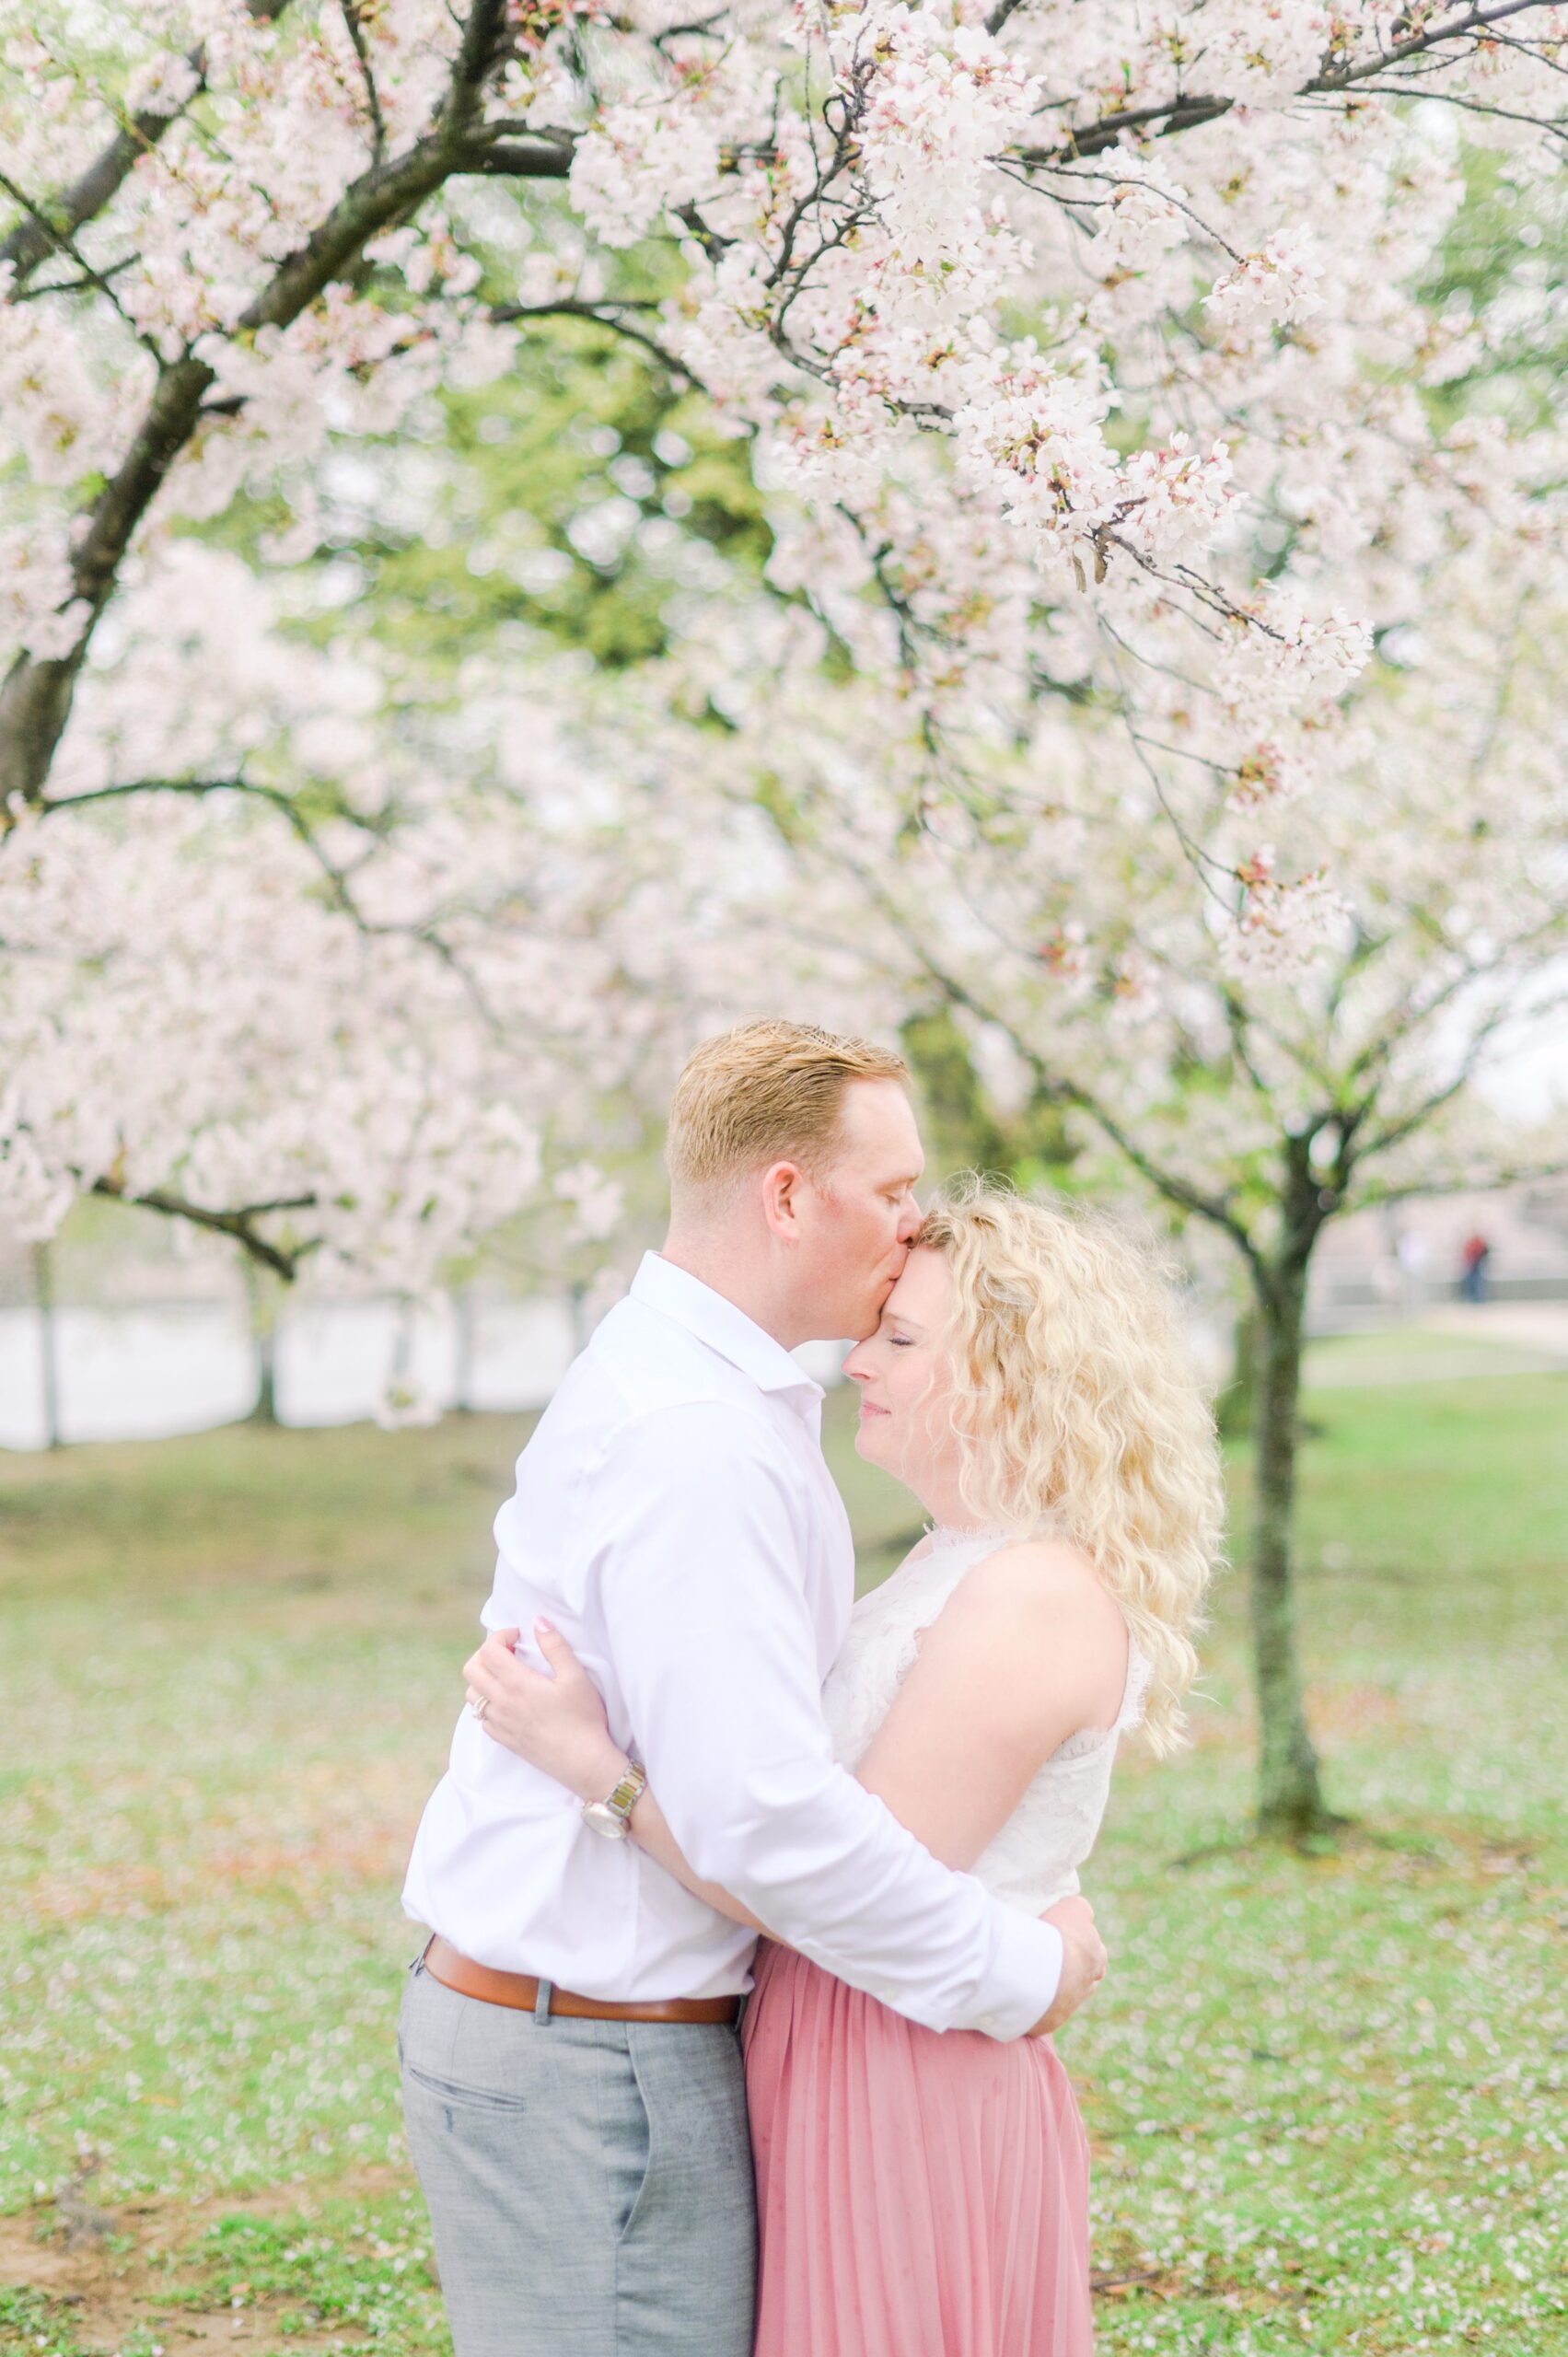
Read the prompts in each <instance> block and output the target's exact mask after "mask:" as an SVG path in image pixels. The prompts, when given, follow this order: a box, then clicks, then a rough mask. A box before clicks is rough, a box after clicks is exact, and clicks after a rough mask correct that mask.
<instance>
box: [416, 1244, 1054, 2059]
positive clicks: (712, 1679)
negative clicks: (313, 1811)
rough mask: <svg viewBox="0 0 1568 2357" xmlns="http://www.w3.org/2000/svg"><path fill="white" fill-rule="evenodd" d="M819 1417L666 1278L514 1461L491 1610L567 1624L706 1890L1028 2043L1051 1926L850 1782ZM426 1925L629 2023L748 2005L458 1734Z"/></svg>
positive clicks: (794, 1371) (640, 1296)
mask: <svg viewBox="0 0 1568 2357" xmlns="http://www.w3.org/2000/svg"><path fill="white" fill-rule="evenodd" d="M821 1407H822V1393H821V1390H820V1388H819V1386H818V1385H816V1384H815V1383H813V1382H812V1381H811V1380H810V1379H809V1377H808V1376H806V1375H805V1374H803V1372H802V1371H801V1369H800V1367H799V1366H798V1365H797V1364H796V1361H795V1360H794V1359H793V1358H791V1356H790V1355H789V1353H788V1352H787V1351H785V1350H784V1348H783V1347H782V1345H781V1344H779V1343H778V1342H776V1341H773V1340H772V1336H770V1335H768V1334H766V1333H764V1332H763V1331H762V1329H761V1327H759V1326H756V1325H754V1324H753V1323H752V1321H751V1320H750V1318H748V1317H746V1316H745V1314H744V1313H743V1312H742V1311H741V1310H739V1309H738V1308H737V1307H736V1306H735V1304H734V1303H733V1302H730V1301H727V1300H726V1299H725V1298H724V1296H723V1295H720V1294H716V1293H714V1292H713V1291H712V1289H711V1288H710V1287H709V1286H707V1285H704V1284H703V1283H700V1282H699V1281H698V1280H697V1279H696V1278H695V1277H692V1276H689V1275H688V1274H687V1273H686V1272H685V1271H683V1270H680V1269H678V1268H676V1267H675V1266H674V1265H673V1264H672V1263H671V1262H669V1261H667V1260H661V1259H660V1258H659V1257H658V1256H657V1255H656V1254H654V1253H649V1254H648V1255H647V1257H646V1258H645V1260H644V1262H643V1265H642V1268H641V1270H640V1271H639V1272H638V1274H637V1277H636V1280H635V1282H634V1283H633V1287H632V1290H631V1293H630V1295H628V1296H627V1298H626V1299H625V1300H624V1301H622V1302H621V1303H620V1304H618V1306H616V1307H615V1308H614V1309H612V1310H611V1311H610V1315H609V1316H608V1318H605V1320H604V1322H603V1323H602V1325H601V1326H600V1327H599V1328H598V1331H597V1332H596V1334H595V1335H594V1337H593V1340H592V1341H591V1342H590V1343H589V1344H588V1347H587V1350H586V1351H585V1352H584V1353H583V1354H582V1356H581V1357H580V1358H579V1359H577V1360H576V1362H575V1364H574V1365H573V1366H572V1368H571V1370H570V1371H569V1373H568V1374H567V1376H566V1377H565V1379H564V1381H563V1383H562V1385H561V1387H560V1389H559V1390H558V1391H557V1392H556V1394H555V1397H554V1399H552V1402H551V1404H550V1406H549V1408H548V1409H547V1410H546V1411H545V1413H544V1415H543V1417H542V1418H541V1419H540V1423H539V1426H538V1429H537V1430H536V1432H535V1433H534V1435H533V1437H532V1439H531V1440H530V1441H529V1443H528V1446H527V1448H526V1449H525V1450H524V1451H523V1454H522V1456H521V1457H519V1459H518V1461H517V1490H516V1492H515V1493H514V1495H513V1496H512V1498H511V1499H510V1500H509V1501H508V1502H507V1504H505V1505H504V1506H503V1507H502V1509H501V1512H500V1514H499V1515H497V1516H496V1521H495V1540H496V1545H497V1547H498V1549H499V1550H500V1560H499V1562H498V1563H497V1565H496V1572H495V1585H494V1590H493V1591H492V1594H491V1596H490V1600H489V1602H488V1603H487V1604H486V1606H485V1608H484V1612H483V1616H482V1617H483V1620H484V1622H485V1625H486V1626H487V1627H489V1628H493V1629H494V1628H507V1627H513V1626H516V1627H519V1628H521V1630H522V1631H523V1632H524V1637H525V1640H526V1641H527V1643H528V1657H529V1658H530V1659H531V1660H533V1662H534V1663H535V1665H536V1666H540V1656H539V1655H538V1654H537V1651H535V1650H534V1649H533V1645H532V1629H533V1623H534V1620H535V1618H536V1617H537V1616H538V1615H540V1614H541V1613H542V1614H543V1615H544V1616H545V1617H546V1618H547V1619H548V1620H552V1621H553V1622H554V1624H555V1626H556V1627H557V1628H558V1629H559V1630H560V1631H561V1633H562V1635H563V1636H564V1637H565V1638H566V1639H567V1640H568V1642H569V1643H571V1645H572V1646H573V1648H574V1650H575V1652H576V1654H577V1655H579V1657H580V1658H581V1660H582V1662H583V1665H584V1667H585V1668H586V1669H587V1673H588V1675H589V1677H590V1678H592V1679H593V1681H594V1684H595V1685H596V1686H597V1687H598V1689H599V1692H600V1693H601V1694H602V1695H603V1697H604V1701H605V1707H606V1710H607V1712H608V1713H609V1718H610V1730H611V1732H612V1734H613V1735H614V1737H615V1739H616V1741H617V1742H618V1743H619V1744H621V1747H623V1748H624V1749H625V1750H627V1751H629V1752H632V1753H633V1754H634V1755H635V1756H636V1757H637V1758H638V1759H641V1760H643V1761H644V1763H645V1766H646V1768H647V1771H648V1778H649V1782H650V1783H651V1784H652V1786H653V1788H654V1790H655V1792H656V1794H657V1795H658V1799H659V1804H660V1805H661V1807H662V1808H663V1810H664V1813H665V1816H666V1817H667V1818H668V1821H669V1824H670V1826H671V1828H672V1829H673V1831H674V1833H675V1837H676V1839H677V1840H678V1841H679V1843H680V1846H681V1848H682V1850H683V1851H684V1852H685V1853H686V1856H687V1858H688V1859H689V1860H690V1862H691V1865H692V1867H693V1868H694V1870H695V1871H696V1873H697V1874H698V1875H701V1876H703V1878H704V1879H705V1880H707V1881H711V1882H715V1883H719V1884H722V1885H723V1886H724V1887H725V1888H726V1889H727V1890H729V1891H731V1892H733V1893H734V1895H735V1897H736V1898H739V1899H741V1900H742V1901H743V1902H744V1904H745V1905H746V1906H747V1907H749V1909H750V1910H751V1911H752V1913H753V1914H754V1915H756V1916H757V1917H758V1918H759V1919H760V1920H761V1922H764V1923H766V1924H767V1925H768V1926H769V1928H770V1930H771V1931H772V1932H773V1933H776V1934H777V1936H778V1937H779V1938H780V1939H781V1940H783V1941H784V1942H786V1943H787V1944H788V1945H790V1946H791V1947H796V1948H798V1949H800V1950H801V1952H802V1953H803V1954H804V1955H806V1956H810V1957H812V1958H813V1959H814V1960H815V1961H816V1962H817V1963H819V1964H820V1965H822V1966H824V1967H825V1968H827V1969H828V1970H829V1971H830V1972H832V1973H836V1974H837V1975H838V1977H839V1978H840V1979H841V1980H847V1981H849V1982H851V1983H852V1984H853V1985H854V1987H855V1988H857V1989H864V1990H866V1991H869V1992H870V1993H871V1994H872V1995H873V1996H876V1997H878V1998H880V1999H881V2000H882V2001H883V2002H884V2003H887V2004H889V2005H891V2006H893V2007H895V2008H896V2009H897V2010H898V2011H899V2012H900V2013H901V2014H907V2015H908V2016H909V2017H910V2018H911V2019H912V2020H913V2021H917V2022H923V2023H925V2024H926V2025H927V2026H929V2027H931V2028H934V2029H982V2030H986V2031H988V2032H990V2034H991V2035H992V2036H993V2037H996V2038H1014V2037H1016V2036H1018V2035H1020V2034H1021V2033H1022V2032H1023V2031H1024V2030H1026V2029H1028V2027H1029V2026H1030V2025H1031V2024H1032V2023H1034V2022H1035V2021H1037V2020H1038V2019H1039V2018H1040V2014H1042V2013H1043V2012H1044V2011H1045V2009H1046V2007H1047V2006H1048V2005H1049V2004H1050V2003H1051V1998H1052V1996H1053V1995H1054V1994H1055V1991H1056V1985H1057V1981H1058V1979H1059V1977H1060V1973H1061V1964H1062V1943H1061V1940H1060V1937H1059V1935H1058V1934H1057V1933H1056V1932H1055V1931H1054V1930H1052V1929H1051V1927H1050V1926H1049V1925H1046V1924H1043V1923H1039V1922H1034V1921H1033V1920H1032V1919H1031V1918H1029V1917H1027V1916H1024V1915H1021V1914H1019V1913H1018V1912H1016V1910H1012V1909H1009V1908H1007V1907H1005V1906H1004V1905H1002V1904H1000V1903H999V1902H998V1901H997V1900H995V1899H993V1898H991V1897H990V1896H989V1895H988V1894H987V1893H986V1892H985V1891H984V1890H983V1889H982V1888H981V1886H980V1884H979V1883H978V1882H977V1881H975V1880H974V1878H973V1877H972V1876H971V1875H959V1874H953V1873H950V1872H949V1871H948V1870H947V1867H945V1866H941V1865H938V1864H936V1862H935V1859H934V1858H933V1857H932V1856H931V1855H930V1853H929V1852H927V1851H926V1850H924V1849H923V1848H922V1847H921V1845H920V1843H919V1842H918V1841H917V1840H915V1839H914V1837H913V1835H912V1834H911V1833H908V1832H906V1831H905V1830H904V1829H903V1827H902V1826H900V1824H899V1823H898V1822H897V1820H896V1819H895V1818H894V1817H892V1816H891V1815H890V1813H889V1810H888V1808H887V1807H886V1805H884V1804H883V1803H882V1802H881V1801H879V1800H877V1799H876V1798H874V1797H873V1795H872V1794H869V1793H867V1792H865V1790H864V1789H863V1788H862V1786H861V1785H859V1784H858V1783H856V1782H855V1781H854V1777H853V1776H852V1775H851V1774H850V1773H849V1772H848V1771H846V1770H845V1769H843V1768H842V1767H839V1766H838V1765H836V1764H835V1761H834V1759H833V1755H832V1747H831V1744H830V1737H829V1734H828V1729H827V1724H826V1722H825V1720H824V1718H823V1713H822V1701H821V1690H822V1681H823V1679H824V1678H825V1677H826V1675H827V1673H828V1671H829V1669H830V1667H831V1666H832V1663H833V1659H834V1656H835V1655H836V1654H837V1652H838V1650H839V1647H840V1645H841V1643H842V1640H843V1636H844V1632H845V1631H846V1629H847V1627H848V1624H849V1616H850V1608H851V1604H852V1602H853V1599H854V1549H853V1545H852V1541H851V1538H850V1529H849V1521H848V1517H847V1515H845V1513H844V1509H843V1504H842V1500H841V1499H840V1497H839V1494H838V1492H837V1490H836V1489H835V1488H834V1486H833V1482H832V1479H831V1476H830V1474H829V1471H828V1468H827V1465H826V1463H825V1461H824V1459H823V1457H822V1450H821V1441H820V1434H821ZM403 1905H404V1907H405V1909H406V1910H407V1911H408V1913H409V1914H411V1915H412V1916H413V1917H414V1919H415V1920H416V1921H417V1922H422V1923H426V1924H428V1925H429V1926H430V1928H431V1930H432V1931H436V1932H439V1933H443V1934H444V1936H445V1937H446V1938H447V1939H448V1940H450V1941H451V1942H452V1944H453V1945H454V1946H456V1947H458V1948H460V1949H461V1950H462V1952H463V1954H464V1955H465V1956H472V1957H474V1958H476V1959H477V1960H478V1961H479V1962H480V1963H482V1964H488V1965H494V1966H496V1967H498V1968H501V1969H503V1970H506V1971H512V1972H528V1973H536V1974H539V1975H540V1976H542V1977H544V1978H547V1979H549V1980H553V1981H555V1982H557V1983H558V1984H559V1985H560V1986H561V1987H563V1988H565V1989H570V1990H574V1991H576V1992H577V1993H578V1994H580V1995H583V1996H588V1997H599V1998H606V1999H612V2000H615V2001H617V2002H620V2003H634V2002H638V2001H645V2000H649V1999H656V1998H665V1997H713V1996H721V1995H728V1994H738V1993H740V1992H741V1991H745V1990H746V1989H748V1988H749V1986H750V1964H751V1955H752V1948H753V1945H754V1941H753V1935H752V1934H751V1933H749V1932H747V1931H745V1930H743V1929H742V1928H741V1926H739V1925H738V1924H736V1923H732V1922H729V1921H728V1920H727V1919H726V1917H725V1916H722V1915H719V1914H716V1913H715V1912H714V1910H713V1909H712V1908H711V1907H709V1906H708V1905H707V1904H706V1903H705V1901H703V1900H702V1899H700V1898H693V1897H692V1896H691V1893H690V1892H689V1891H687V1890H685V1889H683V1888H682V1887H681V1886H680V1885H679V1883H677V1882H676V1881H674V1880H673V1879H672V1878H671V1877H670V1876H669V1875H667V1874H665V1873H664V1872H663V1871H662V1869H661V1868H659V1867H658V1866H656V1865H655V1864H653V1862H652V1861H651V1860H650V1859H649V1858H648V1857H646V1856H645V1853H644V1852H643V1851H642V1850H641V1849H640V1848H639V1847H638V1846H637V1844H636V1843H635V1842H634V1841H631V1840H627V1841H607V1840H605V1839H604V1837H603V1836H602V1834H598V1833H595V1832H594V1831H593V1830H592V1829H591V1828H589V1827H587V1826H586V1825H585V1824H584V1823H583V1821H582V1816H581V1811H580V1805H579V1804H578V1802H577V1800H576V1799H575V1797H574V1796H573V1794H570V1793H567V1792H565V1791H563V1788H562V1787H561V1786H560V1785H558V1784H556V1783H554V1782H552V1780H551V1779H550V1778H549V1777H547V1776H543V1775H540V1773H539V1772H538V1771H537V1770H535V1769H533V1768H530V1767H528V1765H527V1764H526V1763H525V1762H524V1761H523V1760H521V1759H517V1757H516V1756H515V1755H514V1754H513V1753H511V1752H509V1751H506V1750H505V1749H504V1748H503V1747H501V1745H499V1744H498V1743H496V1742H495V1741H494V1739H493V1738H492V1737H491V1736H486V1735H485V1734H484V1732H483V1731H482V1728H481V1726H480V1724H479V1723H478V1721H477V1720H475V1719H474V1718H473V1717H472V1716H471V1715H470V1713H468V1712H467V1711H465V1712H464V1713H462V1715H461V1717H460V1718H459V1721H458V1726H457V1732H456V1734H455V1735H454V1736H453V1738H452V1749H451V1756H450V1761H449V1764H448V1767H447V1773H446V1775H445V1776H444V1777H443V1778H442V1780H441V1782H440V1783H439V1784H438V1785H437V1786H436V1791H435V1793H434V1794H432V1796H431V1799H430V1801H429V1804H428V1805H427V1806H426V1808H425V1811H424V1817H423V1818H422V1820H421V1823H420V1828H419V1832H418V1835H417V1837H416V1839H415V1841H414V1848H413V1855H412V1860H411V1861H410V1865H409V1873H408V1882H407V1886H406V1887H405V1889H404V1892H403Z"/></svg>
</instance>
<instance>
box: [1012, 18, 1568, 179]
mask: <svg viewBox="0 0 1568 2357" xmlns="http://www.w3.org/2000/svg"><path fill="white" fill-rule="evenodd" d="M1532 10H1536V11H1540V12H1541V13H1544V14H1547V15H1550V14H1551V0H1499V5H1496V6H1492V7H1481V6H1476V7H1470V8H1467V9H1465V10H1463V11H1462V12H1461V14H1459V15H1458V16H1457V17H1450V18H1449V19H1448V20H1447V21H1446V23H1444V24H1441V25H1432V26H1429V27H1427V28H1425V29H1422V30H1418V31H1414V32H1411V33H1409V34H1407V35H1406V36H1405V37H1404V38H1403V39H1402V40H1400V41H1391V42H1389V43H1388V45H1387V46H1386V47H1381V48H1379V51H1378V52H1377V54H1376V57H1370V58H1363V59H1361V60H1360V61H1359V62H1354V61H1353V62H1348V63H1346V64H1343V65H1334V66H1326V67H1324V68H1323V69H1322V70H1321V71H1320V72H1318V73H1317V74H1315V75H1312V76H1311V77H1310V79H1308V80H1307V81H1306V82H1304V83H1303V84H1302V85H1301V87H1300V88H1299V90H1298V91H1297V92H1296V96H1297V97H1298V98H1304V99H1305V98H1314V97H1317V96H1319V95H1329V94H1333V93H1336V92H1341V91H1345V90H1351V89H1354V88H1356V87H1359V86H1360V85H1363V84H1365V83H1369V82H1372V81H1374V80H1375V78H1376V75H1379V74H1386V73H1387V72H1388V69H1389V67H1390V66H1400V65H1404V64H1411V63H1413V62H1414V61H1415V60H1416V59H1417V58H1420V57H1423V56H1427V55H1429V54H1431V53H1433V52H1438V51H1443V50H1447V49H1449V48H1451V47H1452V46H1453V45H1454V44H1456V43H1461V42H1462V43H1464V44H1465V47H1466V49H1467V50H1469V49H1473V48H1475V47H1476V46H1478V45H1479V37H1480V36H1481V35H1482V34H1484V33H1485V32H1486V30H1487V29H1488V28H1489V27H1491V26H1493V25H1497V24H1502V23H1503V22H1504V21H1505V20H1506V19H1507V18H1508V17H1518V16H1524V15H1526V14H1527V13H1529V12H1530V11H1532ZM1008 13H1009V14H1011V13H1012V12H1011V10H1009V12H1008ZM1472 36H1473V37H1475V38H1471V37H1472ZM1445 62H1446V61H1445ZM1393 94H1394V95H1396V96H1400V97H1403V96H1406V95H1408V93H1407V92H1406V91H1405V90H1404V89H1403V88H1401V87H1400V86H1399V85H1398V84H1396V85H1395V86H1394V93H1393ZM1423 95H1430V93H1423ZM1235 104H1236V100H1235V99H1228V98H1221V97H1217V96H1215V97H1207V96H1204V97H1186V96H1183V95H1180V94H1178V95H1177V96H1175V97H1173V98H1172V99H1170V100H1169V101H1168V102H1167V103H1166V104H1164V105H1151V106H1142V107H1128V108H1124V109H1122V110H1121V111H1120V112H1118V113H1116V114H1109V115H1101V116H1100V117H1099V119H1098V122H1090V123H1084V124H1082V125H1079V126H1077V127H1075V128H1074V129H1072V130H1070V131H1068V133H1067V134H1066V136H1065V138H1064V139H1063V142H1062V144H1061V145H1059V146H1056V147H1028V148H1019V149H1016V150H1015V151H1014V156H1013V160H1014V161H1016V162H1017V163H1020V164H1023V165H1025V166H1028V167H1030V168H1034V167H1048V166H1060V165H1063V164H1071V163H1073V162H1074V161H1076V160H1077V158H1079V157H1088V156H1098V155H1100V154H1103V152H1104V151H1105V149H1106V148H1108V147H1114V146H1117V145H1120V144H1121V138H1122V135H1123V134H1124V133H1127V132H1147V133H1150V134H1151V135H1153V136H1155V137H1156V138H1167V137H1169V136H1170V135H1171V134H1174V133H1178V132H1182V131H1191V130H1193V129H1195V128H1196V127H1197V126H1198V125H1200V124H1202V123H1206V122H1215V121H1216V120H1217V119H1218V118H1219V117H1220V116H1221V115H1225V114H1228V113H1229V112H1230V111H1231V109H1232V108H1233V107H1234V106H1235ZM1523 120H1526V121H1534V120H1535V118H1533V117H1526V118H1523ZM1156 125H1157V126H1158V128H1157V129H1156ZM1545 127H1546V126H1545V125H1542V128H1545Z"/></svg>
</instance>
